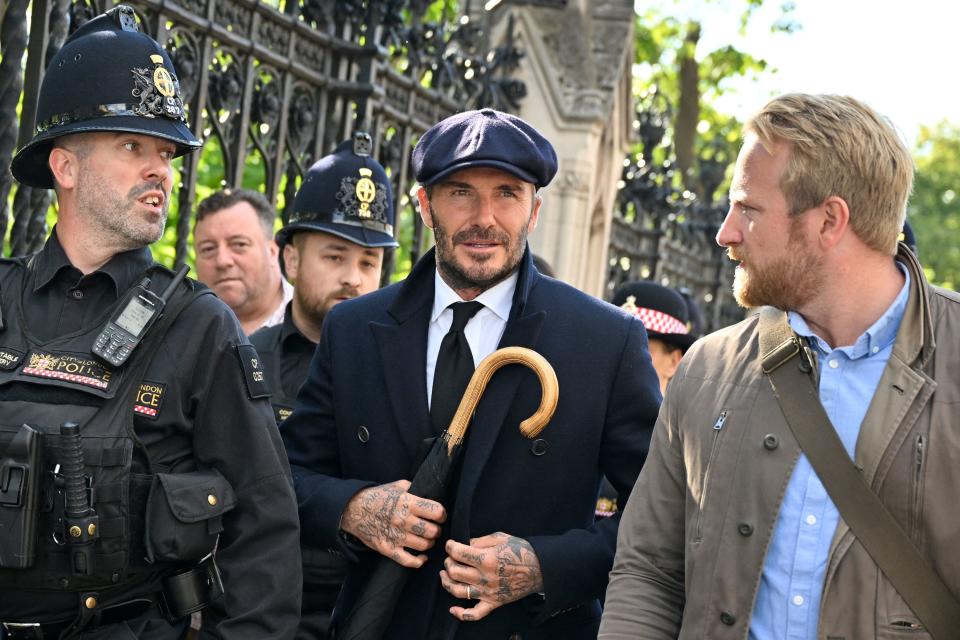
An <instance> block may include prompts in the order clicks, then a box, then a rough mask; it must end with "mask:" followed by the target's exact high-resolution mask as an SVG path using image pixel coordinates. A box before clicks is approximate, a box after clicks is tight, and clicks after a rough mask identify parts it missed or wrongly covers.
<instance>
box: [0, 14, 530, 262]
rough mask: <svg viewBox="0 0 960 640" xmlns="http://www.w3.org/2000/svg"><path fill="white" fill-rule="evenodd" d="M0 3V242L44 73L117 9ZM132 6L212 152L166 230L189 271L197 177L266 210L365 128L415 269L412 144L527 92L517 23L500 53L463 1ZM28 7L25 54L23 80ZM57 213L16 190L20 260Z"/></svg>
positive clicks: (191, 175)
mask: <svg viewBox="0 0 960 640" xmlns="http://www.w3.org/2000/svg"><path fill="white" fill-rule="evenodd" d="M2 2H3V6H2V7H0V15H2V24H0V32H2V36H3V44H2V47H3V62H2V64H0V87H2V88H3V92H2V99H0V166H3V167H4V171H3V174H2V177H0V207H2V208H0V238H2V237H4V236H5V233H6V230H7V224H8V222H9V220H10V215H9V213H8V211H7V204H6V203H7V199H8V198H7V196H8V195H9V193H10V190H11V188H13V187H14V185H13V181H12V177H11V176H10V173H9V171H8V170H7V167H9V163H10V159H11V157H12V153H13V151H14V149H15V148H16V147H19V146H20V145H22V144H23V143H24V142H26V141H27V140H29V139H30V136H31V133H32V130H33V125H34V120H35V117H34V116H35V104H36V99H37V94H38V91H39V86H40V81H41V79H42V76H43V69H44V68H45V66H46V62H47V61H49V60H50V58H51V57H52V56H53V55H54V53H55V52H56V51H57V50H58V49H59V47H60V46H61V45H62V43H63V41H64V39H65V38H66V36H67V34H68V33H70V32H72V31H73V30H75V29H76V28H78V27H79V26H80V25H81V24H83V23H84V22H85V21H86V20H89V19H90V18H91V17H93V16H95V15H98V14H99V13H101V12H102V11H105V10H106V9H108V8H109V7H110V6H113V4H115V3H114V2H110V1H104V0H87V1H81V0H73V1H70V0H33V2H32V5H30V4H29V0H2ZM129 4H131V5H133V6H134V8H135V9H136V10H137V13H138V14H139V16H140V19H141V29H143V30H144V31H146V32H147V33H149V34H150V35H152V36H153V37H154V38H155V39H157V40H158V41H159V42H161V43H165V46H166V48H167V50H168V51H169V52H170V54H171V57H172V59H173V61H174V65H175V66H176V68H177V71H178V74H179V80H180V85H181V90H182V92H183V96H184V102H185V104H187V105H188V111H189V122H190V124H191V127H192V129H193V131H194V132H195V133H196V134H197V136H198V137H200V138H201V139H206V140H207V145H206V146H207V148H206V149H205V150H204V152H203V155H201V154H200V153H197V154H193V155H190V156H187V157H185V158H184V159H183V162H182V165H181V167H180V181H179V184H177V185H176V187H175V193H174V195H173V197H172V206H171V212H170V221H171V223H173V225H174V229H175V247H176V252H175V262H176V264H178V265H179V264H181V263H183V262H184V261H185V260H186V258H187V255H188V244H187V243H188V238H189V235H190V229H191V221H192V215H191V213H192V211H193V209H194V205H195V199H196V188H197V181H198V176H199V174H200V172H201V170H206V171H209V167H210V166H211V165H213V166H216V167H222V170H221V171H220V175H219V176H218V177H220V178H221V184H222V185H223V186H239V185H241V184H242V183H243V180H244V176H245V175H248V173H249V172H251V171H252V170H253V171H256V177H257V178H258V180H259V181H260V182H259V184H260V185H262V189H263V191H264V192H265V193H266V195H267V197H268V198H269V199H271V200H272V201H277V200H278V199H281V198H278V196H282V201H283V202H286V203H289V202H292V199H293V195H294V193H295V192H296V189H297V187H298V186H299V182H300V178H301V176H302V175H303V174H304V172H305V171H306V169H307V168H308V167H309V166H310V165H311V164H312V163H313V162H314V161H315V160H316V159H318V158H320V157H321V156H323V155H325V154H326V153H329V152H331V151H332V150H333V148H334V147H335V146H336V145H337V144H338V143H339V142H340V141H341V140H344V139H346V138H348V137H349V136H350V134H351V133H352V131H354V130H358V129H363V130H367V131H369V132H370V133H371V134H372V135H373V138H374V140H375V149H374V154H375V156H376V157H377V159H378V160H379V161H380V162H381V163H382V164H383V165H384V167H386V168H387V171H388V173H389V174H390V176H391V179H392V181H393V186H394V189H395V192H396V194H397V201H398V205H399V206H398V212H397V214H398V215H397V218H398V224H397V226H398V228H400V229H401V231H402V233H403V234H405V236H404V237H401V242H402V244H403V248H402V251H403V252H404V258H405V259H410V260H416V259H417V257H419V255H420V251H421V247H422V244H423V225H422V222H421V221H420V219H419V216H418V215H416V213H415V211H414V209H413V206H412V203H411V198H410V197H409V194H410V189H411V187H412V184H413V178H412V176H411V172H410V167H409V157H410V149H411V148H412V146H413V144H415V142H416V140H417V137H418V136H419V135H420V134H421V133H422V132H423V131H425V130H426V129H427V128H429V127H430V126H431V125H432V124H434V123H435V122H437V121H438V120H440V119H442V118H443V117H445V116H447V115H449V114H452V113H455V112H457V111H459V110H461V109H464V108H473V107H474V106H492V107H495V108H498V109H501V110H506V111H514V110H516V108H517V107H518V105H519V101H520V100H521V99H522V98H523V96H524V95H525V91H526V88H525V87H524V85H523V84H522V83H521V82H518V81H516V80H512V79H510V77H509V76H510V72H511V71H513V70H514V69H515V68H516V67H517V65H518V64H519V61H520V59H521V56H522V54H521V53H520V52H519V51H518V50H517V48H516V47H515V46H514V44H513V42H512V33H513V29H512V24H511V25H510V27H509V28H508V30H507V36H506V38H505V40H504V42H503V43H502V44H500V45H499V46H497V47H492V48H491V47H490V46H489V43H488V42H487V40H486V38H485V36H484V29H482V28H481V26H480V25H477V24H475V23H474V22H471V21H470V20H469V19H467V18H464V17H461V14H460V12H459V11H458V10H457V2H456V1H455V0H441V1H439V2H438V1H432V0H379V1H378V0H299V1H296V0H284V1H283V2H282V4H281V3H280V2H277V3H276V4H275V5H270V4H267V3H265V2H261V1H260V0H176V1H175V2H171V1H169V0H130V2H129ZM28 5H29V7H30V8H31V17H30V25H29V34H30V38H29V52H28V53H27V64H26V70H25V73H23V72H22V70H21V68H20V61H21V60H22V58H23V55H24V52H25V50H26V47H27V42H28V38H27V34H28V28H27V22H28V11H27V10H28ZM431 12H432V13H433V14H437V13H439V15H431ZM21 78H22V85H21ZM21 91H22V94H23V103H22V104H23V107H22V112H21V114H20V117H19V121H18V118H17V116H16V109H17V103H18V101H19V98H20V95H21ZM18 124H19V131H18ZM18 133H19V135H18ZM18 138H19V143H17V140H18ZM211 154H213V155H211ZM211 159H212V160H214V161H213V162H211ZM201 165H203V166H201ZM49 203H50V195H49V192H47V191H45V190H40V189H31V188H28V187H23V186H19V187H17V190H16V194H15V197H14V204H13V215H12V218H13V229H12V230H11V253H13V254H14V255H21V254H25V253H29V252H32V251H35V250H36V249H38V248H39V247H40V246H41V245H42V243H43V240H44V238H45V237H46V231H47V230H46V228H45V218H46V212H47V208H48V206H49ZM285 217H286V216H284V218H285ZM394 266H395V264H394V256H392V255H391V256H388V262H387V269H385V274H384V280H386V279H387V278H389V275H390V273H391V272H392V271H393V269H394Z"/></svg>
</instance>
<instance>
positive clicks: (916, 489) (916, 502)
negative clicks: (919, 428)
mask: <svg viewBox="0 0 960 640" xmlns="http://www.w3.org/2000/svg"><path fill="white" fill-rule="evenodd" d="M925 449H926V440H925V439H924V437H923V434H922V433H919V434H917V442H916V445H915V447H914V468H913V503H912V505H911V506H912V510H911V512H910V532H911V533H912V534H913V537H914V540H916V538H917V534H918V532H919V530H920V513H921V510H922V505H921V504H920V502H921V500H922V498H923V496H922V491H921V489H922V488H923V487H922V485H923V457H924V454H925V453H926V451H925Z"/></svg>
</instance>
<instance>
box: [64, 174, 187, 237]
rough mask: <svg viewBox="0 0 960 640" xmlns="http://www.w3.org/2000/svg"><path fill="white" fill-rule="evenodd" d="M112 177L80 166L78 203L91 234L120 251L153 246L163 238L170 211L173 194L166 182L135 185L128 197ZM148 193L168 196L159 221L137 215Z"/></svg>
mask: <svg viewBox="0 0 960 640" xmlns="http://www.w3.org/2000/svg"><path fill="white" fill-rule="evenodd" d="M111 185H112V183H111V181H110V178H109V176H104V175H100V174H98V173H96V172H94V171H91V170H89V169H88V168H87V165H86V164H85V163H81V164H80V168H79V171H78V174H77V186H76V200H77V208H78V213H79V215H80V216H81V217H82V218H83V219H84V221H85V222H87V223H88V224H90V225H91V227H92V229H91V230H92V231H95V232H97V235H99V236H100V237H102V238H103V239H104V240H107V239H109V240H112V241H114V242H115V243H116V244H117V246H118V247H119V248H120V249H127V250H129V249H136V248H139V247H143V246H146V245H149V244H153V243H154V242H156V241H157V240H159V239H160V238H161V236H163V230H164V228H165V227H166V224H167V211H168V210H169V208H170V194H169V193H168V192H167V190H166V189H165V188H164V184H163V181H159V182H157V183H150V182H144V183H141V184H138V185H135V186H133V187H132V188H131V189H130V191H129V192H128V193H127V195H126V196H123V195H121V194H120V193H119V192H117V191H116V190H115V189H114V188H113V187H112V186H111ZM148 191H162V192H163V193H164V195H165V197H164V202H163V207H162V209H161V214H160V217H159V219H158V220H155V221H147V220H144V219H143V217H142V216H141V214H140V213H139V212H137V210H136V209H137V201H138V200H139V198H140V197H141V196H143V194H145V193H147V192H148Z"/></svg>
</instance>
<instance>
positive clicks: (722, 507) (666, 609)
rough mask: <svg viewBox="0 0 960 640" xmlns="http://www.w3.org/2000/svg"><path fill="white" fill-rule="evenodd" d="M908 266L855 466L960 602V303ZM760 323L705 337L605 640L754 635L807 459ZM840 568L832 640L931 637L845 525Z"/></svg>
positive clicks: (836, 560)
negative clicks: (764, 575) (788, 499)
mask: <svg viewBox="0 0 960 640" xmlns="http://www.w3.org/2000/svg"><path fill="white" fill-rule="evenodd" d="M898 260H900V261H901V262H902V263H904V264H905V265H906V266H907V268H908V269H909V271H910V275H911V290H910V295H909V301H908V303H907V309H906V312H905V314H904V318H903V320H902V322H901V326H900V329H899V332H898V334H897V338H896V342H895V343H894V347H893V353H892V354H891V356H890V360H889V361H888V363H887V366H886V369H885V370H884V372H883V375H882V377H881V379H880V383H879V384H878V386H877V390H876V392H875V394H874V397H873V401H872V403H871V404H870V407H869V409H868V411H867V414H866V416H865V418H864V421H863V424H862V427H861V431H860V435H859V438H858V440H857V445H856V454H855V455H856V460H855V462H856V464H857V465H858V466H859V467H861V468H862V469H863V473H864V474H865V476H866V478H867V480H868V481H869V482H870V484H871V486H872V488H873V489H874V491H877V492H878V493H879V495H880V497H881V499H882V500H883V502H884V504H885V505H886V507H887V509H888V510H889V511H890V512H891V513H892V514H893V516H894V517H895V518H896V519H897V520H898V521H899V523H900V525H901V526H902V527H903V528H904V530H905V531H906V532H907V533H908V534H909V535H910V536H911V538H912V539H913V541H914V543H915V544H917V545H918V546H919V547H920V549H921V551H922V552H923V553H924V554H925V555H926V556H927V557H929V558H930V560H931V563H932V564H933V566H934V567H935V568H936V570H937V571H938V572H939V574H940V575H941V576H942V577H943V579H944V581H945V582H946V584H947V586H948V587H949V588H950V589H951V590H952V591H953V592H954V594H960V295H958V294H956V293H954V292H949V291H945V290H942V289H938V288H936V287H932V286H931V285H929V284H928V283H927V281H926V279H925V278H924V275H923V271H922V269H921V268H920V265H919V264H918V263H917V261H916V258H914V257H913V255H912V254H908V253H906V252H903V251H901V254H900V255H899V256H898ZM757 320H758V319H757V317H752V318H749V319H747V320H744V321H743V322H741V323H739V324H737V325H735V326H732V327H728V328H726V329H724V330H721V331H719V332H717V333H715V334H712V335H710V336H708V337H706V338H704V339H702V340H700V341H699V342H698V343H697V344H695V345H694V346H693V348H692V349H691V350H690V351H689V352H688V353H687V355H686V356H685V357H684V359H683V360H682V362H681V363H680V368H679V370H678V372H677V375H676V376H675V377H674V379H673V380H672V381H671V383H670V386H669V387H668V389H667V394H666V397H665V400H664V403H663V406H662V407H661V410H660V416H659V419H658V422H657V425H656V427H655V429H654V436H653V442H652V444H651V449H650V454H649V456H648V458H647V461H646V464H645V466H644V468H643V471H642V473H641V475H640V477H639V479H638V481H637V485H636V488H635V489H634V491H633V493H632V494H631V497H630V500H629V502H628V503H627V506H626V509H625V512H624V515H623V520H622V522H621V525H620V533H619V539H618V543H617V554H616V560H615V561H614V566H613V571H612V573H611V580H610V586H609V588H608V590H607V597H606V608H605V611H604V615H603V622H602V625H601V628H600V635H599V638H600V640H614V639H617V640H620V639H623V640H627V639H629V640H637V639H645V638H682V639H688V638H690V639H692V638H717V639H724V640H725V639H734V638H746V637H747V633H748V630H749V625H750V619H751V613H752V610H753V605H754V600H755V598H756V594H757V589H758V586H759V584H760V577H761V572H762V569H763V564H764V558H765V556H766V551H767V546H768V544H769V542H770V538H771V535H772V532H773V529H774V524H775V522H776V519H777V514H778V513H779V510H780V504H781V501H782V499H783V495H784V492H785V490H786V487H787V483H788V481H789V480H790V476H791V473H792V471H793V468H794V465H795V464H796V461H797V459H798V457H799V453H800V450H799V447H798V445H797V443H796V440H795V439H794V437H793V435H792V434H791V432H790V428H789V426H788V425H787V423H786V422H785V420H784V418H783V415H782V414H781V412H780V409H779V406H778V405H777V401H776V399H775V398H774V396H773V393H772V391H771V389H770V385H769V383H768V381H767V380H766V379H765V377H764V376H763V373H762V372H761V369H760V354H759V348H758V342H757ZM721 415H723V418H722V419H721ZM718 422H722V425H721V428H719V429H717V428H714V427H715V425H716V424H717V423H718ZM828 563H829V564H828V567H827V572H826V577H825V582H824V589H823V598H822V600H821V608H820V619H819V629H818V633H817V637H818V638H822V639H828V640H840V639H845V640H863V639H866V638H891V639H893V638H905V637H906V636H904V635H903V634H904V633H905V632H906V633H908V635H909V637H910V638H911V640H913V639H922V638H925V637H929V636H928V635H927V634H926V633H924V632H923V630H922V629H919V630H917V625H919V621H918V620H917V618H916V616H914V614H913V613H912V612H911V611H910V609H909V608H908V607H907V605H906V604H905V603H904V601H903V599H902V598H901V597H900V596H899V595H898V594H897V592H896V590H895V589H894V588H893V586H892V585H891V584H890V583H889V581H888V580H887V579H886V577H885V576H884V575H883V574H882V573H881V572H880V571H878V569H877V566H876V565H875V564H874V562H873V560H872V559H871V558H870V556H869V555H867V552H866V551H865V549H864V548H863V547H862V546H861V545H860V543H859V542H858V541H857V540H856V538H855V537H854V535H853V533H852V532H851V531H850V529H849V528H848V527H847V526H846V524H845V523H844V522H843V520H842V519H841V521H840V524H839V525H838V527H837V530H836V533H835V534H834V537H833V543H832V545H831V548H830V555H829V559H828ZM911 629H914V630H913V631H911ZM958 634H960V630H958Z"/></svg>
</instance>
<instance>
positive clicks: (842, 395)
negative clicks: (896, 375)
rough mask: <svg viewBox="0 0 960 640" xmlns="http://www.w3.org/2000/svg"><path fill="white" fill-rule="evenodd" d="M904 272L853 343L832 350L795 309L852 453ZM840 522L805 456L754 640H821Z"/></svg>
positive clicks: (768, 565) (900, 300)
mask: <svg viewBox="0 0 960 640" xmlns="http://www.w3.org/2000/svg"><path fill="white" fill-rule="evenodd" d="M898 266H900V265H898ZM900 271H901V272H902V273H903V274H904V276H905V277H906V282H905V283H904V285H903V289H901V291H900V293H899V294H898V295H897V298H896V300H894V301H893V304H892V305H891V306H890V308H889V309H887V311H886V312H885V313H884V314H883V316H881V317H880V319H879V320H877V321H876V322H875V323H874V324H873V326H871V327H870V328H869V329H867V331H866V332H865V333H864V334H863V335H861V336H860V337H859V338H857V341H856V342H855V343H854V344H853V345H852V346H848V347H840V348H838V349H831V348H830V346H829V345H828V344H827V343H826V342H824V341H823V340H821V339H820V338H819V337H818V336H817V335H815V334H814V333H813V331H812V330H811V329H810V327H809V326H808V325H807V323H806V322H805V321H804V319H803V318H802V317H801V316H800V315H799V314H796V313H792V312H791V313H790V314H788V315H789V319H790V326H791V327H792V328H793V330H794V331H795V332H796V333H797V335H800V336H805V337H809V338H810V342H811V344H812V345H813V347H814V349H815V350H816V353H817V362H818V367H819V373H820V402H821V403H822V404H823V408H824V409H826V411H827V415H828V416H830V421H831V422H832V423H833V426H834V427H835V428H836V430H837V433H838V434H839V435H840V440H841V441H842V442H843V446H844V447H845V448H846V450H847V454H848V455H849V456H850V457H851V458H853V456H854V448H855V446H856V443H857V436H858V435H859V433H860V424H861V423H862V422H863V418H864V416H865V415H866V413H867V408H868V407H869V406H870V401H871V400H872V399H873V393H874V391H875V390H876V388H877V384H879V382H880V376H881V375H882V374H883V369H884V368H885V367H886V365H887V360H888V359H889V358H890V353H891V352H892V351H893V342H894V339H895V338H896V336H897V330H898V329H899V328H900V321H901V319H902V318H903V313H904V310H905V309H906V306H907V298H908V295H909V291H910V274H909V273H907V271H906V270H905V269H904V268H903V267H902V266H901V267H900ZM839 520H840V514H839V513H838V512H837V508H836V507H835V506H834V504H833V501H832V500H830V497H829V496H828V495H827V491H826V489H824V487H823V484H821V483H820V479H819V478H818V477H817V474H816V473H814V471H813V468H812V467H811V466H810V461H809V460H808V459H807V456H805V455H802V454H801V456H800V459H799V460H798V461H797V466H796V468H795V469H794V470H793V475H792V476H791V477H790V483H789V484H788V485H787V491H786V494H785V495H784V498H783V504H782V506H781V507H780V517H779V518H778V519H777V524H776V527H775V528H774V531H773V537H772V539H771V541H770V548H769V549H768V551H767V558H766V561H765V563H764V565H763V575H762V576H761V578H760V589H759V591H758V592H757V602H756V604H755V605H754V608H753V617H752V619H751V620H750V638H751V639H752V640H816V637H817V623H818V621H819V616H820V597H821V595H822V592H823V580H824V577H825V575H826V569H827V558H828V556H829V553H830V543H831V541H832V539H833V534H834V532H835V531H836V528H837V523H838V522H839Z"/></svg>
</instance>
